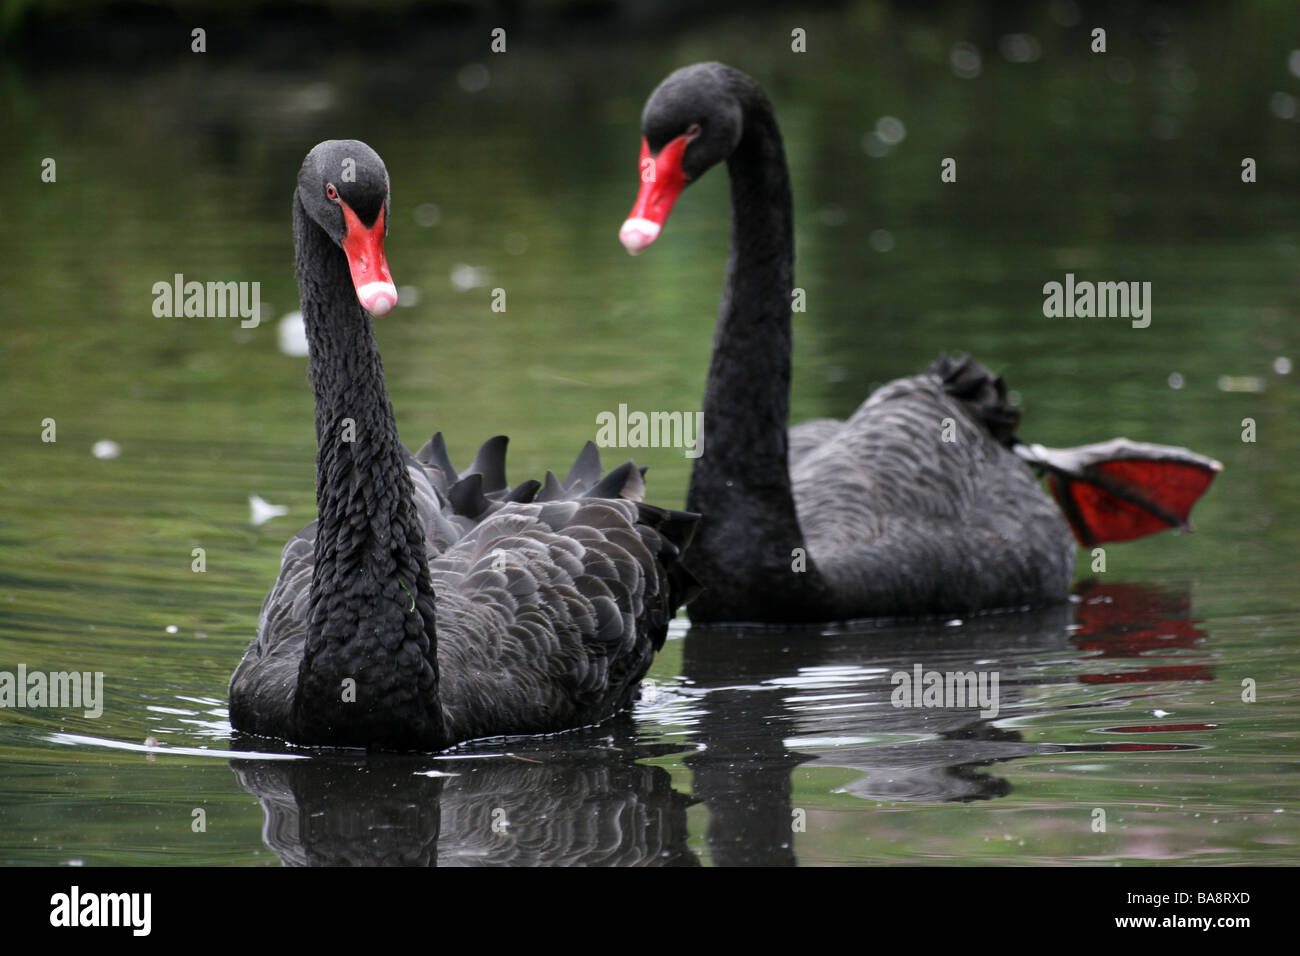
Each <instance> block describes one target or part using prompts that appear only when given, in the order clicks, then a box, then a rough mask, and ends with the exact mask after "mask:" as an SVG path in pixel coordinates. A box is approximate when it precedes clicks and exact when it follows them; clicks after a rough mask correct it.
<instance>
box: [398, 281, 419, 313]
mask: <svg viewBox="0 0 1300 956" xmlns="http://www.w3.org/2000/svg"><path fill="white" fill-rule="evenodd" d="M419 302H420V290H419V289H417V288H416V287H415V286H413V285H404V286H401V287H400V288H399V289H398V290H397V304H398V305H400V306H401V307H402V308H404V309H409V308H410V307H411V306H413V305H418V304H419Z"/></svg>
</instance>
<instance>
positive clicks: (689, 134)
mask: <svg viewBox="0 0 1300 956" xmlns="http://www.w3.org/2000/svg"><path fill="white" fill-rule="evenodd" d="M699 135H700V124H699V123H692V124H691V126H690V129H688V130H687V131H686V139H687V140H692V139H694V138H695V137H697V136H699Z"/></svg>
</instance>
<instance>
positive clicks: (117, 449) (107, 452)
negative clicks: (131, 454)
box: [90, 438, 122, 458]
mask: <svg viewBox="0 0 1300 956" xmlns="http://www.w3.org/2000/svg"><path fill="white" fill-rule="evenodd" d="M90 453H91V454H92V455H94V456H95V457H96V458H116V457H117V456H118V455H120V454H122V446H121V445H119V444H118V443H117V442H115V441H111V440H109V439H107V438H103V439H100V440H99V441H97V442H95V444H94V445H93V446H92V447H91V449H90Z"/></svg>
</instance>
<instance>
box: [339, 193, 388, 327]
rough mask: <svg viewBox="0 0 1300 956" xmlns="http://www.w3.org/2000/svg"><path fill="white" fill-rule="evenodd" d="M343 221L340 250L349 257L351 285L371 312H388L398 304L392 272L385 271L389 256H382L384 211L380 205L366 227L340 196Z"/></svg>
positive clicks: (381, 313) (375, 313)
mask: <svg viewBox="0 0 1300 956" xmlns="http://www.w3.org/2000/svg"><path fill="white" fill-rule="evenodd" d="M339 205H340V206H342V207H343V221H344V222H345V223H346V224H347V229H348V231H347V234H346V235H345V236H344V237H343V254H344V255H345V256H347V257H348V268H349V269H350V270H351V271H352V287H353V288H354V289H356V290H357V298H358V299H360V300H361V305H362V306H363V307H364V308H365V310H366V311H367V312H369V313H370V314H371V315H376V316H379V315H387V314H388V313H389V312H391V311H392V309H393V306H395V305H396V304H397V287H396V286H395V285H393V274H392V273H391V272H389V271H388V260H387V259H385V258H384V214H385V213H386V212H387V210H386V209H384V208H381V209H380V210H379V215H378V216H376V217H375V224H374V225H373V226H371V227H370V228H369V229H367V228H366V227H365V226H363V225H362V224H361V219H360V218H359V217H358V216H357V214H356V213H355V212H353V211H352V208H351V207H350V206H349V205H348V204H347V203H345V202H343V201H342V200H339Z"/></svg>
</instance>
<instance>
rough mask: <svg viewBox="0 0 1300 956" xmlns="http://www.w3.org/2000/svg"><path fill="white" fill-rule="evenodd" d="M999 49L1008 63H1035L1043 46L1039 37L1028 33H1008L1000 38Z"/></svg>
mask: <svg viewBox="0 0 1300 956" xmlns="http://www.w3.org/2000/svg"><path fill="white" fill-rule="evenodd" d="M998 51H999V52H1000V53H1001V54H1002V58H1003V59H1004V60H1006V61H1007V62H1008V63H1033V62H1034V61H1035V60H1037V59H1038V57H1039V56H1040V55H1041V54H1042V52H1043V48H1042V46H1040V45H1039V43H1038V39H1037V37H1034V36H1031V35H1030V34H1028V33H1008V34H1006V35H1004V36H1003V37H1002V39H1000V40H998Z"/></svg>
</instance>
